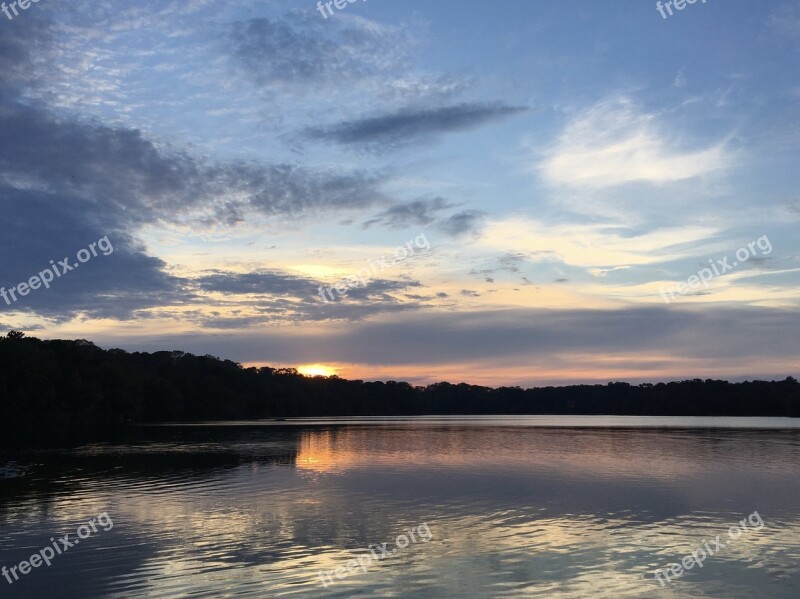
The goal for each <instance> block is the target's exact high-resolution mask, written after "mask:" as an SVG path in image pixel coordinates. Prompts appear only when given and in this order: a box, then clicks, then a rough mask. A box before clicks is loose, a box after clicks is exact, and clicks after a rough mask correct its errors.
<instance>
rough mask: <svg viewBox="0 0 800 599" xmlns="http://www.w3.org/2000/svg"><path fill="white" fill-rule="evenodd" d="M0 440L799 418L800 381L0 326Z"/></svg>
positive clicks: (23, 442) (61, 440)
mask: <svg viewBox="0 0 800 599" xmlns="http://www.w3.org/2000/svg"><path fill="white" fill-rule="evenodd" d="M0 407H2V418H0V435H2V439H1V440H0V443H2V444H3V445H34V444H56V443H59V444H60V443H66V442H71V441H73V440H75V441H78V440H87V439H102V438H106V437H109V436H113V435H116V434H119V433H121V432H123V431H125V430H126V429H128V428H129V427H130V426H131V425H132V424H137V423H164V422H176V421H182V422H183V421H209V420H211V421H213V420H242V419H259V418H286V417H302V416H410V415H468V414H475V415H489V414H520V415H523V414H525V415H535V414H563V415H578V414H580V415H601V414H605V415H651V416H791V417H800V383H798V381H797V380H795V379H794V378H791V377H789V378H787V379H785V380H782V381H750V382H742V383H729V382H727V381H720V380H699V379H695V380H688V381H680V382H669V383H658V384H649V383H647V384H641V385H631V384H628V383H622V382H615V383H608V384H607V385H571V386H564V387H539V388H532V389H523V388H520V387H499V388H490V387H482V386H477V385H469V384H466V383H461V384H452V383H447V382H442V383H435V384H432V385H428V386H413V385H410V384H409V383H405V382H398V381H386V382H365V381H361V380H346V379H342V378H339V377H336V376H333V377H313V378H311V377H305V376H302V375H300V374H299V373H298V372H297V371H296V370H295V369H292V368H270V367H262V368H245V367H243V366H242V365H240V364H237V363H236V362H232V361H230V360H224V359H220V358H217V357H215V356H210V355H206V356H196V355H193V354H190V353H184V352H181V351H160V352H155V353H141V352H133V353H129V352H126V351H123V350H121V349H110V350H103V349H101V348H99V347H97V346H96V345H94V344H93V343H91V342H89V341H86V340H48V341H45V340H40V339H36V338H33V337H26V336H25V335H24V334H23V333H20V332H15V331H14V332H11V333H9V334H8V335H7V336H6V337H0Z"/></svg>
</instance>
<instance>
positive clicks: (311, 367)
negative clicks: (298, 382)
mask: <svg viewBox="0 0 800 599" xmlns="http://www.w3.org/2000/svg"><path fill="white" fill-rule="evenodd" d="M297 372H299V373H300V374H302V375H303V376H333V375H335V374H336V369H335V368H332V367H330V366H325V365H324V364H306V365H305V366H299V367H298V368H297Z"/></svg>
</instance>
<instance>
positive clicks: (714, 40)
mask: <svg viewBox="0 0 800 599" xmlns="http://www.w3.org/2000/svg"><path fill="white" fill-rule="evenodd" d="M339 5H340V6H342V8H337V6H336V5H334V4H330V8H326V7H325V5H324V3H322V4H319V5H318V4H315V3H314V2H312V1H311V0H281V1H280V2H274V1H270V0H258V1H252V0H241V1H237V2H235V3H233V2H231V3H227V2H214V1H212V0H180V1H178V0H175V1H162V0H153V1H148V2H146V3H134V5H132V3H130V2H122V1H116V0H108V1H105V0H94V1H91V2H85V1H83V0H74V1H67V0H58V1H57V0H40V1H39V2H38V3H36V4H30V5H29V6H28V7H27V8H26V9H22V8H21V7H19V6H15V7H14V8H13V9H9V11H8V14H7V15H4V14H3V13H0V211H1V213H2V216H1V217H0V218H2V223H3V225H4V226H3V234H2V236H0V256H2V259H0V285H2V286H3V287H2V291H3V292H5V295H3V297H2V298H0V310H1V312H0V330H10V329H15V330H23V331H25V332H27V333H28V334H30V335H35V336H38V337H41V338H48V339H49V338H73V339H74V338H81V339H88V340H91V341H93V342H95V343H97V344H98V345H100V346H101V347H104V348H112V347H119V348H123V349H126V350H130V351H158V350H183V351H189V352H192V353H195V354H199V355H205V354H211V355H215V356H220V357H223V358H228V359H232V360H235V361H237V362H240V363H242V364H244V365H247V366H262V365H271V366H278V367H300V368H301V371H303V372H307V373H311V374H313V373H320V374H337V375H339V376H342V377H346V378H361V379H368V380H374V379H382V380H390V379H391V380H407V381H410V382H413V383H416V384H424V383H430V382H434V381H440V380H448V381H451V382H462V381H466V382H470V383H474V384H484V385H493V386H499V385H521V386H539V385H551V384H570V383H606V382H609V381H616V380H626V381H630V382H633V383H637V382H657V381H667V380H684V379H693V378H724V379H728V380H744V379H752V378H762V379H773V378H784V377H786V376H790V375H791V376H796V375H798V370H800V368H798V365H800V293H798V292H800V239H798V235H797V231H798V225H800V191H798V189H799V186H798V183H799V182H800V170H799V169H798V164H800V118H798V117H799V116H800V77H798V75H799V74H800V69H799V68H798V67H800V2H798V1H797V0H794V1H787V0H760V1H759V2H754V1H751V0H725V1H724V2H722V1H721V0H707V1H705V0H698V1H697V2H695V3H693V4H686V5H683V8H682V10H677V9H676V8H675V7H674V6H673V5H671V4H670V6H669V9H668V10H667V9H664V10H660V9H659V7H658V6H656V3H655V2H650V1H644V0H618V1H616V2H597V1H584V0H562V1H560V2H544V1H540V0H537V1H535V2H531V1H529V0H525V1H523V0H496V1H494V2H463V1H460V2H456V1H453V0H434V1H431V0H425V1H418V0H402V1H401V0H394V1H392V0H363V1H355V2H351V3H347V2H343V1H341V0H340V1H339ZM661 6H662V8H664V4H663V3H662V4H661ZM1 8H2V7H0V9H1ZM15 11H16V13H17V14H16V15H15V14H14V12H15ZM670 11H671V12H672V15H670V14H669V12H670ZM662 13H663V14H662ZM8 17H10V18H8ZM45 271H47V272H46V273H45ZM20 283H22V286H20ZM337 286H338V287H337ZM9 290H11V292H9Z"/></svg>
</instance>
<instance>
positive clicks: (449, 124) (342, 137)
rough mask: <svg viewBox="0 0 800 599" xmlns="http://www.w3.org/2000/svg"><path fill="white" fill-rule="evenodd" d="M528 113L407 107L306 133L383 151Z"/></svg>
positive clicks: (491, 107) (490, 107) (485, 107)
mask: <svg viewBox="0 0 800 599" xmlns="http://www.w3.org/2000/svg"><path fill="white" fill-rule="evenodd" d="M526 110H527V108H523V107H517V106H505V105H502V104H465V103H464V104H457V105H453V106H443V107H439V108H428V109H417V108H407V109H403V110H400V111H397V112H393V113H390V114H384V115H380V116H376V117H371V118H366V119H360V120H355V121H344V122H341V123H337V124H335V125H331V126H329V127H325V128H311V129H308V130H306V136H307V137H308V138H310V139H318V140H322V141H331V142H335V143H338V144H342V145H351V146H359V147H360V148H363V149H367V150H371V151H377V152H383V151H386V150H390V149H393V148H396V147H398V146H403V145H407V144H410V143H420V142H428V141H431V140H433V139H435V138H436V137H437V136H439V135H442V134H444V133H451V132H457V131H466V130H469V129H473V128H475V127H478V126H479V125H483V124H485V123H489V122H492V121H496V120H499V119H502V118H506V117H510V116H514V115H517V114H520V113H522V112H525V111H526Z"/></svg>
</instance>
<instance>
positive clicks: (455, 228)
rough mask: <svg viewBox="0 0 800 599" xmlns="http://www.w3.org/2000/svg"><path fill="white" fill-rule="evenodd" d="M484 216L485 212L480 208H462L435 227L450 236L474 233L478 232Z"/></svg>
mask: <svg viewBox="0 0 800 599" xmlns="http://www.w3.org/2000/svg"><path fill="white" fill-rule="evenodd" d="M485 218H486V213H485V212H482V211H480V210H464V211H463V212H459V213H458V214H454V215H452V216H450V217H448V218H446V219H444V220H442V221H440V222H439V223H437V227H438V228H439V229H440V230H441V231H443V232H444V233H446V234H447V235H450V236H451V237H462V236H464V235H475V234H477V233H480V231H481V229H482V227H483V223H484V220H485Z"/></svg>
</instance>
